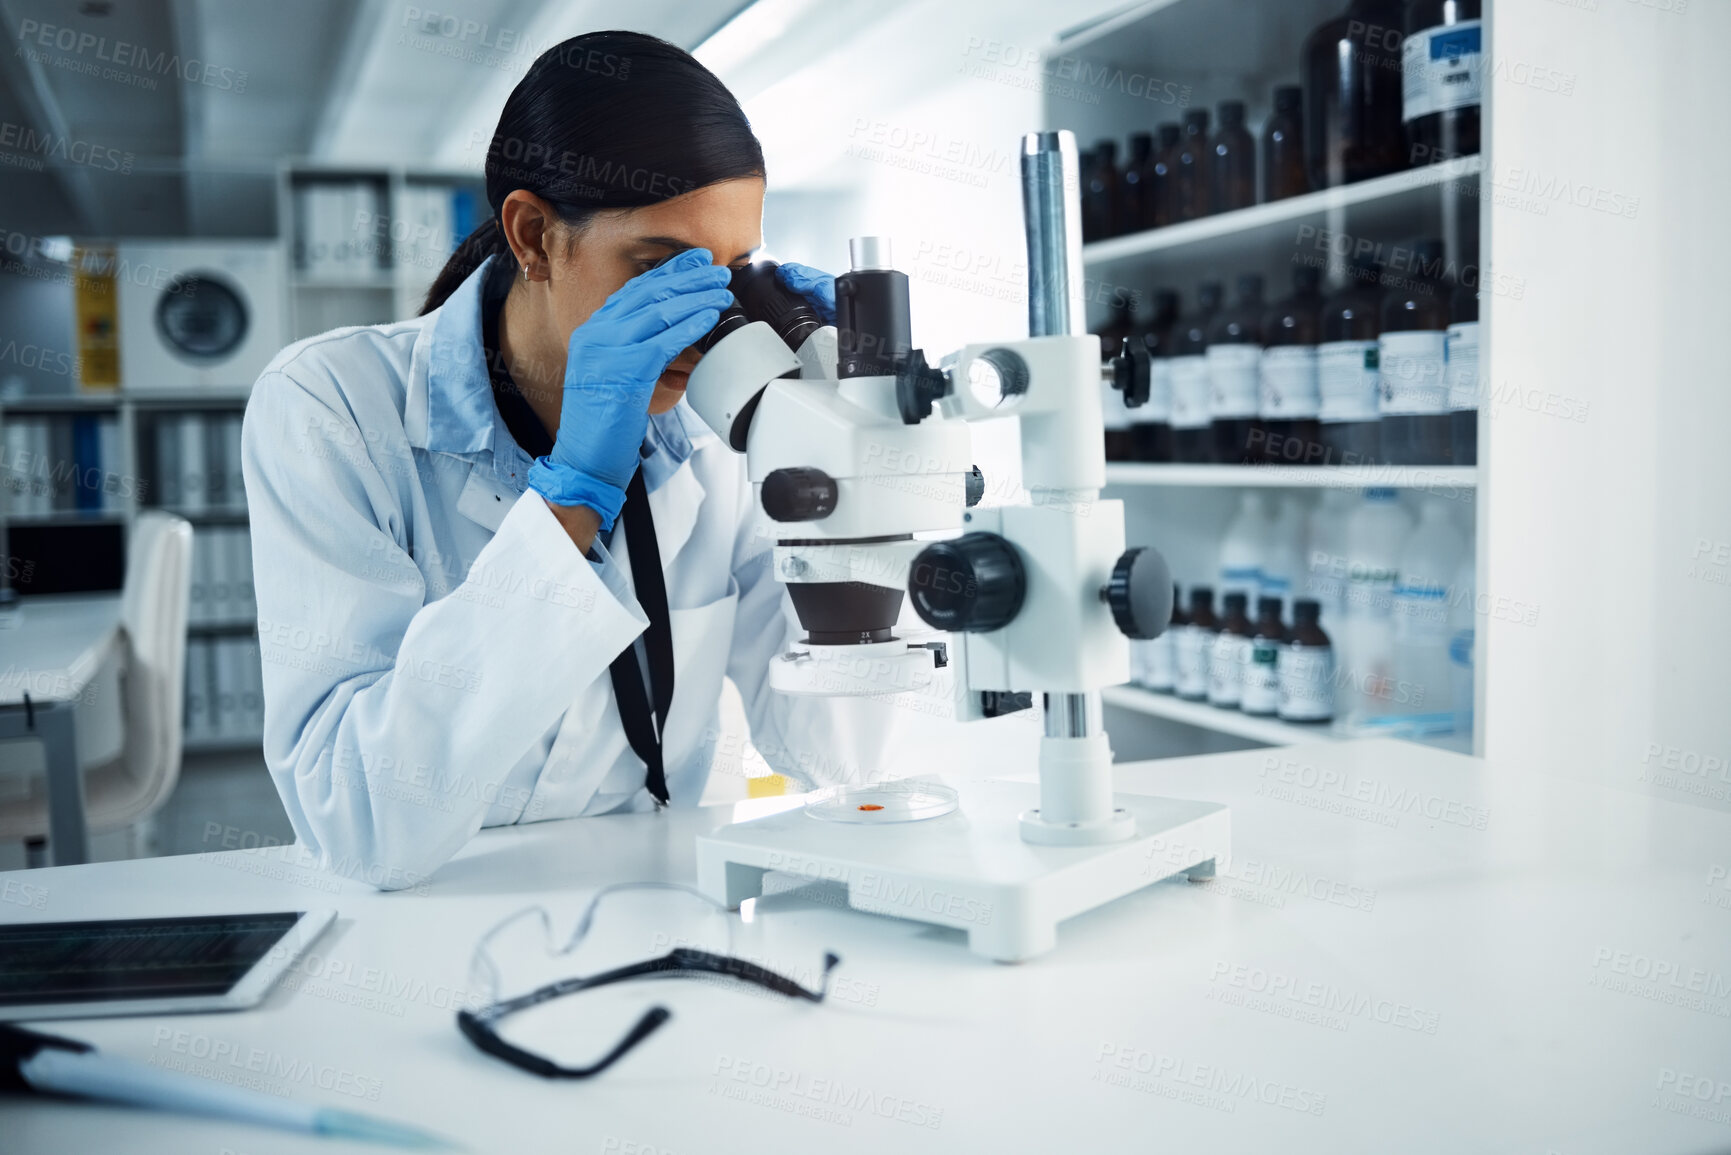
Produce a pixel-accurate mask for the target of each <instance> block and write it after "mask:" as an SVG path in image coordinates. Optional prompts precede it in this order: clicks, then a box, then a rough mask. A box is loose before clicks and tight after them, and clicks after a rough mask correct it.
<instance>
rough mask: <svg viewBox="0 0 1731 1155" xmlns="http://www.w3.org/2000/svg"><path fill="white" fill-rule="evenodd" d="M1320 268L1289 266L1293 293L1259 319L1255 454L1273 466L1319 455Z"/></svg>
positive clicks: (1305, 461) (1303, 461)
mask: <svg viewBox="0 0 1731 1155" xmlns="http://www.w3.org/2000/svg"><path fill="white" fill-rule="evenodd" d="M1321 283H1322V270H1321V269H1318V268H1316V267H1315V266H1313V265H1294V266H1293V269H1292V295H1291V296H1290V297H1287V298H1286V299H1285V300H1283V301H1278V302H1276V303H1275V304H1273V305H1271V306H1269V309H1268V315H1267V316H1266V317H1264V318H1263V321H1262V366H1261V396H1260V400H1259V402H1258V412H1259V413H1260V415H1261V422H1262V434H1263V436H1262V439H1261V441H1262V444H1261V446H1260V447H1259V448H1260V453H1259V454H1258V456H1259V457H1260V458H1261V460H1263V461H1266V462H1268V463H1269V464H1272V465H1303V464H1308V463H1315V462H1320V461H1321V459H1322V444H1321V438H1322V429H1321V426H1320V425H1319V424H1318V421H1317V416H1318V414H1319V413H1320V412H1321V408H1322V394H1321V391H1320V389H1319V386H1318V378H1317V370H1316V346H1317V343H1318V341H1319V340H1320V339H1321V333H1322V294H1321V292H1319V291H1318V286H1319V285H1320V284H1321Z"/></svg>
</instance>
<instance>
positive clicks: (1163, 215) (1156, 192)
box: [1148, 120, 1184, 229]
mask: <svg viewBox="0 0 1731 1155" xmlns="http://www.w3.org/2000/svg"><path fill="white" fill-rule="evenodd" d="M1159 131H1160V139H1159V140H1158V141H1157V142H1155V145H1154V165H1153V173H1154V178H1153V180H1152V181H1151V182H1150V183H1149V189H1148V208H1149V211H1150V212H1151V213H1153V217H1152V218H1151V219H1150V221H1149V225H1148V227H1149V228H1151V229H1158V228H1163V227H1165V226H1166V225H1169V224H1171V223H1172V222H1173V220H1174V219H1175V218H1174V216H1173V213H1174V212H1176V206H1175V204H1174V203H1173V202H1174V199H1175V198H1176V197H1177V195H1178V193H1177V188H1176V185H1177V181H1176V179H1175V178H1174V175H1173V166H1174V165H1176V164H1177V163H1178V142H1179V140H1180V139H1182V137H1183V135H1184V129H1183V128H1182V127H1181V126H1180V125H1179V124H1178V123H1177V122H1176V121H1171V120H1169V121H1167V122H1166V123H1165V124H1162V125H1161V126H1160V130H1159Z"/></svg>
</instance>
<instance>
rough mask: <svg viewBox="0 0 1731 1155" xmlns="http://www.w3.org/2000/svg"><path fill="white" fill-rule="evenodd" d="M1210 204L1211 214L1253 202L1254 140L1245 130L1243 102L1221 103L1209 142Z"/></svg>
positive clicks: (1254, 193) (1225, 101)
mask: <svg viewBox="0 0 1731 1155" xmlns="http://www.w3.org/2000/svg"><path fill="white" fill-rule="evenodd" d="M1208 145H1209V149H1208V151H1209V163H1208V172H1209V205H1210V207H1211V208H1212V210H1213V211H1214V212H1217V213H1225V212H1231V211H1232V210H1233V209H1242V208H1248V207H1250V206H1251V205H1253V204H1255V203H1256V141H1255V139H1254V138H1252V137H1251V135H1250V130H1249V129H1247V128H1245V127H1244V102H1243V101H1242V100H1223V101H1221V102H1220V127H1219V128H1216V129H1215V130H1214V135H1213V137H1212V138H1210V140H1209V142H1208Z"/></svg>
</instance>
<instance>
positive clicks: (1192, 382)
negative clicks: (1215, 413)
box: [1171, 354, 1208, 429]
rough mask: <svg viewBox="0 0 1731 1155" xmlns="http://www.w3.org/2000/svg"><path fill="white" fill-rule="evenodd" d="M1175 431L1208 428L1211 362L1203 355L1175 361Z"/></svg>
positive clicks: (1173, 421) (1173, 424) (1173, 398)
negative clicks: (1209, 365)
mask: <svg viewBox="0 0 1731 1155" xmlns="http://www.w3.org/2000/svg"><path fill="white" fill-rule="evenodd" d="M1171 363H1172V428H1174V429H1204V428H1206V427H1207V425H1208V361H1207V359H1206V358H1205V357H1203V356H1201V355H1200V354H1190V355H1188V356H1184V357H1173V358H1172V359H1171Z"/></svg>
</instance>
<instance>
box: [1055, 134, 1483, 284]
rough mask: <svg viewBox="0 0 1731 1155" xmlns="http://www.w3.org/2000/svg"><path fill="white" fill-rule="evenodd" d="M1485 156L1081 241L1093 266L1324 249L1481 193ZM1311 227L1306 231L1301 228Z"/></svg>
mask: <svg viewBox="0 0 1731 1155" xmlns="http://www.w3.org/2000/svg"><path fill="white" fill-rule="evenodd" d="M1482 168H1483V162H1482V160H1481V158H1479V157H1477V156H1469V157H1462V158H1460V159H1459V160H1452V161H1448V162H1446V163H1442V164H1433V165H1427V166H1425V167H1423V168H1413V169H1407V170H1406V171H1405V172H1395V173H1389V174H1388V175H1387V176H1379V177H1375V178H1373V179H1371V180H1362V181H1358V182H1356V183H1354V184H1348V185H1341V186H1339V187H1338V188H1331V189H1323V190H1322V191H1320V192H1313V193H1305V194H1304V195H1303V196H1295V197H1287V198H1286V199H1284V200H1278V201H1268V202H1266V203H1264V204H1259V205H1251V206H1250V207H1249V208H1242V209H1235V210H1233V211H1232V212H1228V213H1217V214H1215V215H1213V216H1207V217H1202V218H1201V219H1199V220H1194V221H1184V222H1182V223H1181V224H1175V225H1167V226H1166V227H1165V228H1159V229H1148V230H1146V231H1144V232H1139V233H1131V234H1129V235H1127V236H1122V237H1111V238H1109V239H1107V240H1103V241H1095V242H1093V243H1092V244H1088V245H1084V246H1083V247H1082V261H1083V263H1084V264H1085V265H1086V266H1087V267H1088V269H1089V270H1090V271H1093V272H1099V271H1103V270H1108V269H1111V268H1113V267H1114V266H1126V265H1132V264H1137V263H1143V262H1145V261H1146V259H1147V258H1149V257H1155V256H1158V257H1161V258H1162V261H1161V263H1162V264H1163V265H1167V266H1171V265H1173V264H1174V263H1175V262H1184V263H1188V258H1200V257H1203V255H1204V254H1205V257H1206V261H1207V262H1208V263H1210V264H1213V265H1215V266H1217V267H1231V266H1232V265H1233V264H1234V263H1236V262H1238V261H1240V260H1251V259H1256V258H1260V257H1262V256H1264V255H1266V254H1267V253H1268V252H1270V251H1272V250H1277V249H1278V250H1285V249H1292V250H1295V251H1300V252H1309V251H1312V250H1314V251H1315V252H1316V254H1317V255H1319V256H1321V255H1326V253H1327V252H1328V251H1329V250H1328V242H1329V237H1330V235H1331V234H1346V236H1345V238H1344V239H1345V240H1347V241H1351V239H1352V238H1353V237H1357V236H1366V235H1378V234H1392V235H1402V234H1404V233H1406V232H1409V231H1410V230H1411V228H1412V226H1413V223H1414V221H1415V220H1418V219H1421V218H1422V217H1423V215H1424V214H1425V211H1426V210H1427V209H1429V208H1431V207H1432V206H1434V205H1436V204H1437V203H1439V200H1440V198H1441V197H1442V196H1443V195H1444V194H1445V193H1447V194H1450V195H1455V196H1476V195H1477V193H1478V179H1479V173H1480V171H1481V169H1482ZM1304 229H1309V230H1312V231H1309V232H1304V231H1301V230H1304Z"/></svg>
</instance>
